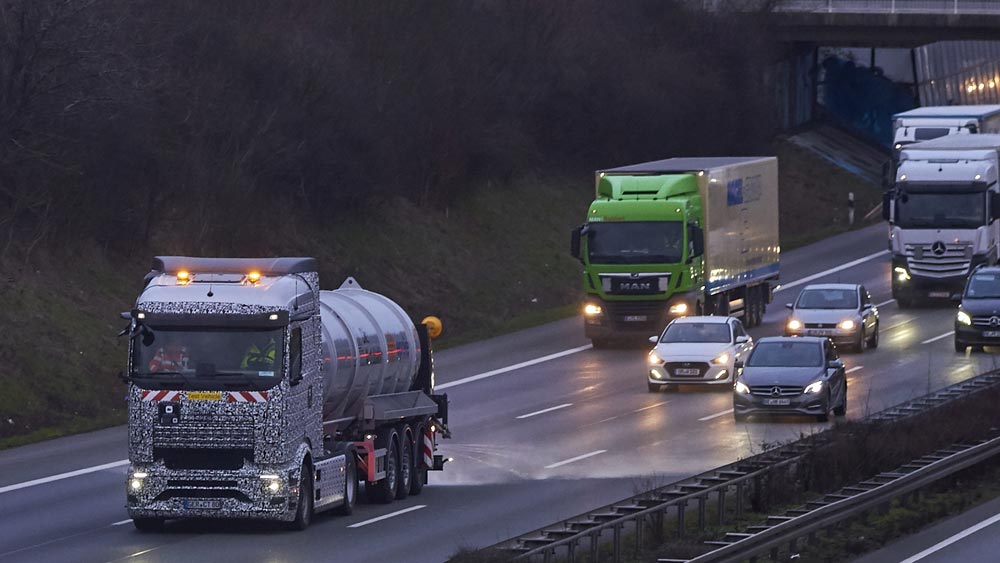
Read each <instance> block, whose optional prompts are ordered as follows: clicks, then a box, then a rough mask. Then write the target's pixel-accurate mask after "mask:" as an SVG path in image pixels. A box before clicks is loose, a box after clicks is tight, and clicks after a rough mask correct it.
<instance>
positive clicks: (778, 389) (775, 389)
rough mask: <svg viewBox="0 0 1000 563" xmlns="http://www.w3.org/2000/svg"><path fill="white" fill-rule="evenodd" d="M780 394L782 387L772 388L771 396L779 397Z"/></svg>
mask: <svg viewBox="0 0 1000 563" xmlns="http://www.w3.org/2000/svg"><path fill="white" fill-rule="evenodd" d="M780 395H781V387H772V388H771V396H772V397H778V396H780Z"/></svg>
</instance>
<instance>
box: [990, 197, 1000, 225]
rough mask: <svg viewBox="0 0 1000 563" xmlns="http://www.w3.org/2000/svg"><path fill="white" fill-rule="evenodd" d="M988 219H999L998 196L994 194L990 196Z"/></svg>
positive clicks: (999, 198)
mask: <svg viewBox="0 0 1000 563" xmlns="http://www.w3.org/2000/svg"><path fill="white" fill-rule="evenodd" d="M990 217H991V218H993V219H997V218H1000V196H998V195H996V194H990Z"/></svg>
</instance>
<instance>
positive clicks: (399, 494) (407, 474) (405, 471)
mask: <svg viewBox="0 0 1000 563" xmlns="http://www.w3.org/2000/svg"><path fill="white" fill-rule="evenodd" d="M406 430H407V427H406V426H403V427H402V428H400V430H399V483H398V485H397V486H396V499H397V500H403V499H404V498H406V497H408V496H410V484H411V483H412V482H413V442H412V440H410V435H409V434H408V433H407V432H406Z"/></svg>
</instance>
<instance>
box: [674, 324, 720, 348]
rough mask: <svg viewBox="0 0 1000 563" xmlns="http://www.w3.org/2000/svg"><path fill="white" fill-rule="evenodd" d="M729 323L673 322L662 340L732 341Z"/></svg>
mask: <svg viewBox="0 0 1000 563" xmlns="http://www.w3.org/2000/svg"><path fill="white" fill-rule="evenodd" d="M731 341H732V338H731V331H730V330H729V323H672V324H671V325H670V326H668V327H667V330H665V331H663V336H662V337H661V338H660V342H664V343H669V342H727V343H728V342H731Z"/></svg>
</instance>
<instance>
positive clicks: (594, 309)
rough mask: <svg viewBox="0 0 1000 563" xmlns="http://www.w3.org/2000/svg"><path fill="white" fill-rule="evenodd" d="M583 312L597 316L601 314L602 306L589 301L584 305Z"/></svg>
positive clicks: (590, 315)
mask: <svg viewBox="0 0 1000 563" xmlns="http://www.w3.org/2000/svg"><path fill="white" fill-rule="evenodd" d="M583 314H584V315H587V316H588V317H596V316H597V315H600V314H601V306H600V305H594V304H593V303H587V304H586V305H584V306H583Z"/></svg>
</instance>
